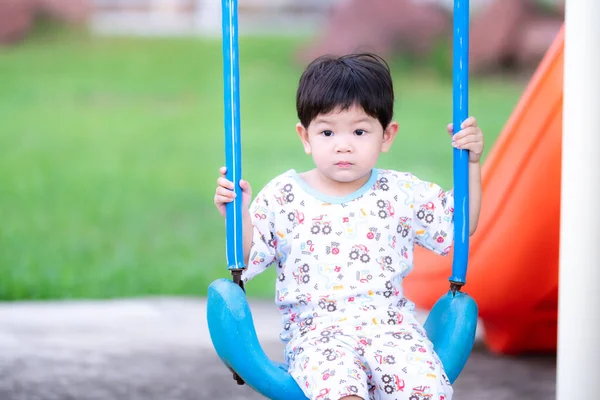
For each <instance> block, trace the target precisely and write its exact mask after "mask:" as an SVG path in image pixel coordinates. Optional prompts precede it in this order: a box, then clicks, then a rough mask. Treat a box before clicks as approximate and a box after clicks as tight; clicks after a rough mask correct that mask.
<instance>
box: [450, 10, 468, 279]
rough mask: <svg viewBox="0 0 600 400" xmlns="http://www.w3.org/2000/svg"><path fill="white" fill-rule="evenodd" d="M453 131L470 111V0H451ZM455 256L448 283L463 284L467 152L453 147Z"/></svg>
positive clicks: (465, 247)
mask: <svg viewBox="0 0 600 400" xmlns="http://www.w3.org/2000/svg"><path fill="white" fill-rule="evenodd" d="M453 63H454V66H453V75H454V80H453V87H452V94H453V108H454V109H453V123H454V133H457V132H459V131H460V125H461V124H462V123H463V122H464V121H465V120H466V119H467V118H468V113H469V0H454V46H453ZM453 158H454V198H455V205H454V259H453V262H452V276H451V277H450V281H451V282H458V283H463V284H464V283H466V276H467V263H468V258H469V152H468V150H460V149H454V153H453Z"/></svg>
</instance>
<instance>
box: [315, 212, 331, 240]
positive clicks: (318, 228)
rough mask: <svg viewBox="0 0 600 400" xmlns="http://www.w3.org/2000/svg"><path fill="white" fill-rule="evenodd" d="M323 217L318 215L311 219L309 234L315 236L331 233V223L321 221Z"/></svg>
mask: <svg viewBox="0 0 600 400" xmlns="http://www.w3.org/2000/svg"><path fill="white" fill-rule="evenodd" d="M323 217H324V215H320V216H318V217H315V218H313V219H312V223H313V224H312V226H311V228H310V232H311V233H312V234H313V235H317V234H318V233H319V232H320V233H322V234H323V235H329V234H330V233H331V231H332V228H331V222H330V221H324V220H323Z"/></svg>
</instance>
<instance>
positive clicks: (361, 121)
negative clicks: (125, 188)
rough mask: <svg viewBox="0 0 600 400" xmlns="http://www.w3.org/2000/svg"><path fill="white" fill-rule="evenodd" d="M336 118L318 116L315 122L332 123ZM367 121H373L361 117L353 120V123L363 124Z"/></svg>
mask: <svg viewBox="0 0 600 400" xmlns="http://www.w3.org/2000/svg"><path fill="white" fill-rule="evenodd" d="M333 120H335V118H323V117H318V118H315V120H314V121H313V123H314V124H331V123H332V122H333ZM365 122H367V123H368V122H371V121H370V120H369V119H368V118H359V119H355V120H353V121H352V124H362V123H365Z"/></svg>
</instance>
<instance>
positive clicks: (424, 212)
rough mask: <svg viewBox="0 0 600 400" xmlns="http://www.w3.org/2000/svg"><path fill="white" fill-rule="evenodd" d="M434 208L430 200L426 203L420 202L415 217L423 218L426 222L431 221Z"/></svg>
mask: <svg viewBox="0 0 600 400" xmlns="http://www.w3.org/2000/svg"><path fill="white" fill-rule="evenodd" d="M434 210H435V205H434V204H433V203H432V202H429V203H427V204H422V205H421V207H420V208H419V211H417V218H419V219H420V220H425V222H427V223H428V224H430V223H432V222H433V211H434Z"/></svg>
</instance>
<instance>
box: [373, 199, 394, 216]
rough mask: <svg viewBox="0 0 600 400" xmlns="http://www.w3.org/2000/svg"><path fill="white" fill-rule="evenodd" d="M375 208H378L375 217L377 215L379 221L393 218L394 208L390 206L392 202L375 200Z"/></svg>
mask: <svg viewBox="0 0 600 400" xmlns="http://www.w3.org/2000/svg"><path fill="white" fill-rule="evenodd" d="M377 207H378V208H379V211H378V212H377V215H379V218H381V219H385V218H387V217H393V216H394V214H395V212H394V207H393V206H392V202H391V201H389V200H382V199H379V200H377Z"/></svg>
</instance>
